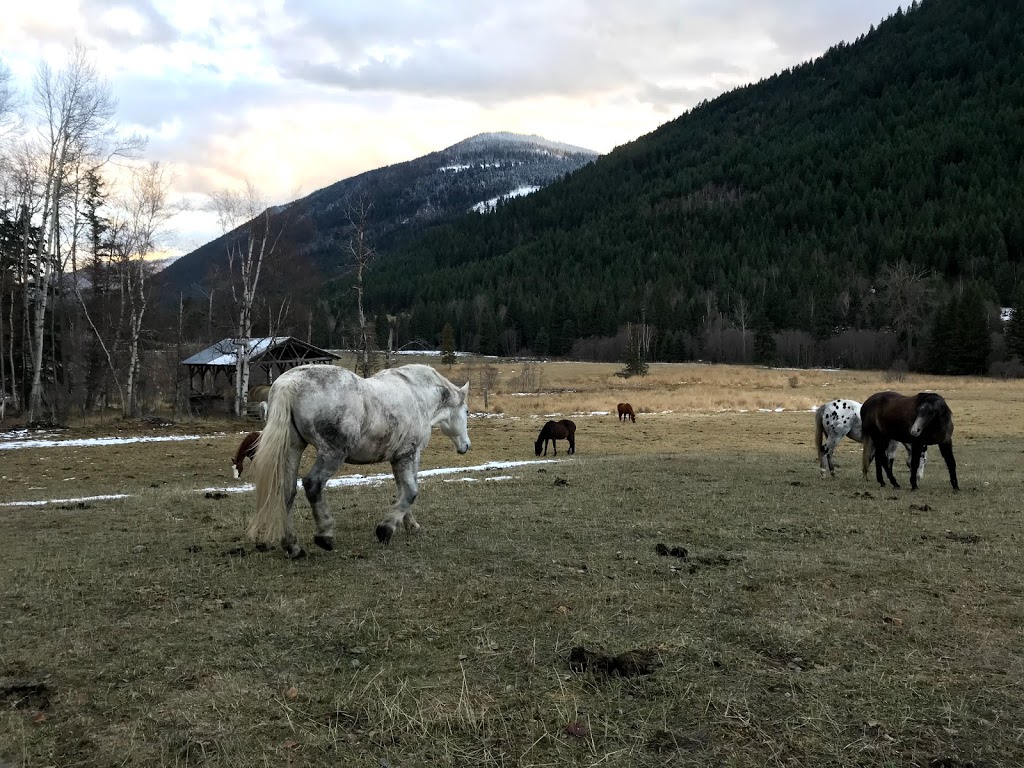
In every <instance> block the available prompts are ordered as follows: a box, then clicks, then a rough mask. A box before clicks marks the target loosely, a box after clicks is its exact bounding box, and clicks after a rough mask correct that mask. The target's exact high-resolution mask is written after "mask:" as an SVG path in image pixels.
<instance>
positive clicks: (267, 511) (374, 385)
mask: <svg viewBox="0 0 1024 768" xmlns="http://www.w3.org/2000/svg"><path fill="white" fill-rule="evenodd" d="M468 396H469V382H467V383H466V384H465V386H463V387H457V386H455V385H454V384H452V383H451V382H450V381H448V379H446V378H445V377H444V376H442V375H441V374H440V373H438V372H437V371H435V370H434V369H433V368H431V367H430V366H427V365H405V366H402V367H399V368H392V369H390V370H384V371H381V372H380V373H377V374H376V375H374V376H372V377H370V378H369V379H363V378H360V377H359V376H356V375H355V374H354V373H352V372H351V371H349V370H346V369H345V368H338V367H335V366H332V365H303V366H299V367H298V368H292V369H291V370H289V371H287V372H285V373H283V374H281V376H280V377H279V378H278V379H277V380H276V381H275V382H274V385H273V387H272V388H271V390H270V415H269V417H268V419H267V425H266V427H265V428H264V429H263V435H262V436H261V437H260V449H259V451H257V453H256V457H255V460H254V461H253V476H254V478H255V483H256V514H255V515H254V516H253V518H252V520H251V521H250V523H249V536H250V537H252V538H253V539H255V540H256V541H257V542H261V543H264V544H275V543H277V542H280V543H281V546H282V547H283V548H284V550H285V552H287V553H288V556H289V557H302V556H303V555H304V554H305V551H304V550H303V549H302V547H301V546H299V544H298V542H297V541H296V538H295V528H294V525H293V523H292V503H293V502H294V501H295V494H296V491H297V488H296V482H295V480H296V477H297V475H298V468H299V460H300V459H301V458H302V452H303V451H305V450H306V446H308V445H310V444H312V445H314V446H316V450H317V457H316V462H315V463H314V464H313V468H312V469H310V471H309V474H308V475H306V476H305V477H304V478H302V487H303V488H304V489H305V491H306V498H307V499H308V500H309V504H310V506H311V507H312V508H313V519H314V520H315V521H316V529H317V533H316V536H315V537H314V538H313V541H314V542H316V544H317V546H319V547H322V548H323V549H328V550H330V549H333V548H334V516H333V515H332V514H331V511H330V509H329V508H328V507H327V504H326V502H325V501H324V500H323V498H322V497H321V494H322V493H323V489H324V485H326V483H327V481H328V480H329V479H330V478H331V475H333V474H334V473H335V472H336V471H337V470H338V468H339V467H340V466H341V465H342V464H346V463H347V464H375V463H377V462H381V461H389V462H391V469H392V471H393V472H394V475H395V482H396V483H397V484H398V496H397V498H396V499H395V503H394V506H393V507H392V510H391V512H390V513H389V514H388V515H387V516H386V517H385V518H384V519H383V520H382V521H381V522H380V524H379V525H378V526H377V530H376V534H377V539H378V540H380V541H381V542H382V543H387V542H388V541H390V540H391V536H392V534H394V532H395V530H396V529H397V528H398V524H399V523H402V524H403V525H404V526H405V529H406V531H408V532H410V533H413V532H416V531H418V530H420V525H419V523H417V522H416V518H415V517H413V514H412V511H411V507H412V503H413V502H414V501H415V500H416V494H417V493H418V487H417V482H416V473H417V472H418V471H419V467H420V455H421V454H422V452H423V449H424V448H426V447H427V443H428V442H429V441H430V430H431V427H433V426H434V425H435V424H437V425H439V426H440V427H441V431H442V432H443V433H444V434H445V435H447V436H448V438H449V439H450V440H451V441H452V443H453V444H454V445H455V449H456V450H457V451H458V452H459V453H465V452H466V451H468V450H469V447H470V441H469V435H467V434H466V422H467V419H468V416H469V406H468V405H467V402H466V401H467V398H468Z"/></svg>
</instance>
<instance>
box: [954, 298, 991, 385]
mask: <svg viewBox="0 0 1024 768" xmlns="http://www.w3.org/2000/svg"><path fill="white" fill-rule="evenodd" d="M957 320H958V327H957V329H956V331H957V335H958V337H959V338H958V344H957V346H958V348H959V350H960V359H959V361H958V367H957V370H956V371H955V373H961V374H969V375H970V374H973V375H978V376H980V375H984V373H985V372H986V371H987V370H988V358H989V355H990V354H991V353H992V336H991V335H990V334H989V330H988V306H987V305H986V303H985V296H984V294H983V293H982V290H981V287H980V286H978V285H977V284H976V283H972V284H971V285H969V286H968V287H967V290H965V291H964V296H963V299H962V300H961V302H960V313H959V317H958V318H957Z"/></svg>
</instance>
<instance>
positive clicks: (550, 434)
mask: <svg viewBox="0 0 1024 768" xmlns="http://www.w3.org/2000/svg"><path fill="white" fill-rule="evenodd" d="M548 440H550V441H551V447H552V448H553V449H554V451H555V456H557V455H558V443H557V442H556V441H557V440H568V441H569V453H576V425H575V424H574V423H573V422H571V421H569V420H568V419H562V420H561V421H549V422H548V423H547V424H545V425H544V427H543V429H541V431H540V437H538V438H537V442H536V443H534V446H533V450H534V453H536V454H537V455H538V456H540V449H541V446H542V445H543V446H544V455H545V456H547V455H548Z"/></svg>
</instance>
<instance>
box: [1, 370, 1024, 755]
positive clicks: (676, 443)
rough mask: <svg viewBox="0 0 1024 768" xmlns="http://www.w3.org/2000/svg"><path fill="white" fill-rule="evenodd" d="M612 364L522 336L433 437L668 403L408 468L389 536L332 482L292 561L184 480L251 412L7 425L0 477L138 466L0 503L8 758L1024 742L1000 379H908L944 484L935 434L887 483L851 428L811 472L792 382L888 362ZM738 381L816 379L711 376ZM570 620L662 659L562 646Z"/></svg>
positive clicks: (618, 648)
mask: <svg viewBox="0 0 1024 768" xmlns="http://www.w3.org/2000/svg"><path fill="white" fill-rule="evenodd" d="M614 369H615V366H607V367H601V368H600V369H596V370H595V369H591V368H589V367H588V366H582V365H575V364H552V365H550V366H547V367H546V368H545V371H544V385H545V391H546V392H553V394H544V395H542V396H541V397H540V398H538V400H537V402H538V405H539V406H540V407H538V408H537V409H536V410H532V411H531V410H530V409H529V408H527V407H526V404H525V403H523V402H522V401H523V400H527V399H526V398H511V397H508V393H507V392H505V393H503V394H499V395H498V396H499V397H506V398H507V400H503V401H502V407H505V408H506V410H507V411H510V412H509V413H507V414H506V415H505V416H504V417H503V418H500V419H484V418H480V419H474V420H473V422H472V424H471V434H472V437H473V443H474V444H473V450H472V451H471V452H470V453H469V454H467V455H466V456H464V457H459V456H458V455H457V454H455V453H454V451H453V450H452V449H451V447H450V445H448V444H447V442H446V441H445V440H444V438H443V437H442V436H440V435H435V438H434V441H433V443H432V445H431V449H430V452H429V454H428V456H427V457H426V460H425V462H424V463H425V466H428V467H429V466H450V465H459V464H461V465H464V466H466V465H470V464H477V463H481V462H483V461H485V460H487V459H527V458H532V444H533V440H534V439H535V437H536V432H537V430H538V429H539V419H535V418H532V417H534V416H539V415H541V414H543V413H545V412H556V411H562V412H566V413H570V412H576V411H575V410H573V409H572V408H571V407H570V406H571V405H577V404H578V405H579V408H578V410H579V411H581V412H588V413H589V412H590V411H591V410H610V409H611V408H612V407H614V405H615V403H616V402H618V401H620V400H629V401H630V402H632V403H633V405H634V406H635V407H639V408H643V407H650V408H651V409H652V410H657V411H662V410H670V411H672V413H669V414H662V413H660V412H658V413H650V414H645V413H642V412H641V413H640V415H639V417H638V421H637V423H636V424H620V423H619V422H618V421H617V420H616V419H615V418H614V417H613V416H580V417H576V418H575V420H576V421H577V424H578V425H579V430H578V438H579V439H578V449H579V453H578V454H577V455H576V456H575V457H573V458H571V459H568V460H565V461H563V462H561V463H559V464H545V465H539V464H534V465H527V466H525V467H518V468H513V469H511V470H502V472H501V474H508V475H511V476H512V479H510V480H505V481H500V482H474V483H462V482H458V483H446V482H444V481H443V480H441V479H427V480H425V481H424V482H423V485H422V493H421V496H420V498H419V500H418V501H417V507H418V508H419V509H418V516H419V519H420V521H421V522H422V523H423V524H424V526H425V527H426V528H427V534H426V535H425V536H422V537H412V538H410V537H406V536H401V535H400V536H399V537H397V538H396V542H395V544H394V545H393V546H391V547H388V548H381V547H379V546H378V545H377V544H376V543H375V540H374V537H373V526H374V524H375V523H376V521H377V520H378V519H379V518H380V516H381V514H382V512H383V510H384V509H385V508H386V506H387V505H388V503H389V502H390V499H391V496H392V493H393V485H392V484H390V483H388V484H385V485H382V486H379V487H371V488H353V489H344V490H335V491H331V492H329V499H330V502H331V504H332V505H333V506H334V508H335V511H336V512H337V513H338V514H337V519H338V531H337V535H338V544H339V548H338V550H336V551H335V552H332V553H323V552H319V551H315V552H313V553H311V556H310V557H309V558H308V559H307V560H304V561H299V562H289V561H286V560H285V559H283V557H282V556H281V554H280V553H277V552H275V553H266V554H261V553H256V552H253V551H252V549H251V547H249V546H248V545H247V544H246V543H245V542H244V541H242V540H241V538H240V531H241V522H242V520H243V518H244V516H245V515H246V514H247V511H248V509H249V508H250V506H251V503H252V500H251V497H250V496H248V495H246V494H239V495H230V496H228V497H226V498H222V499H209V498H205V497H204V496H203V495H202V494H197V493H195V492H194V491H195V489H196V488H202V487H206V486H209V485H216V484H224V485H231V484H233V483H232V481H231V480H230V474H229V472H230V470H229V466H228V459H229V458H230V454H231V453H232V452H233V450H234V447H235V446H237V442H238V440H239V439H240V438H241V432H244V431H247V429H248V426H245V427H241V428H240V427H238V426H237V425H234V424H229V423H225V424H221V425H216V426H219V427H224V426H230V427H232V428H233V430H235V431H236V434H231V435H217V434H215V432H216V431H217V430H216V429H214V430H212V431H211V434H208V435H205V436H204V437H203V438H201V439H199V440H194V441H191V442H189V443H183V444H176V443H172V444H168V443H162V444H150V445H145V444H143V445H134V446H123V447H118V448H114V447H110V448H79V449H69V448H47V449H38V450H22V451H12V452H2V453H0V462H2V464H0V474H2V475H5V476H7V478H8V479H7V480H4V481H0V496H2V497H3V499H4V500H10V499H12V498H52V497H54V496H56V495H71V494H69V493H67V490H68V489H73V490H74V492H75V494H85V493H89V492H98V491H104V492H110V491H115V490H122V491H125V492H128V493H131V494H132V496H131V497H130V498H128V499H125V500H122V501H115V502H94V503H89V504H87V505H86V506H85V507H84V508H78V507H75V508H71V509H60V508H55V507H53V506H50V507H43V508H0V539H2V540H3V541H4V542H5V543H6V545H7V546H6V547H5V550H4V557H3V559H2V560H0V765H13V766H19V768H20V767H21V766H44V765H62V766H63V765H86V766H92V765H95V766H107V765H114V764H124V765H180V766H198V765H224V766H237V765H264V764H288V765H315V766H336V765H378V766H379V765H383V764H384V763H383V762H381V761H386V763H387V764H389V765H391V766H412V765H427V764H430V765H443V766H448V765H450V766H541V765H546V766H554V765H559V766H561V765H576V766H592V765H614V766H619V765H622V766H631V765H643V766H662V765H680V766H708V765H722V766H750V765H767V766H824V765H829V766H833V765H835V766H872V767H878V768H883V767H885V766H908V767H910V766H922V767H924V766H928V767H929V768H932V767H933V766H959V767H960V768H964V767H965V766H967V765H971V764H973V765H976V766H1006V767H1007V768H1009V767H1010V766H1019V765H1022V764H1024V741H1022V736H1024V731H1022V730H1021V726H1020V723H1019V718H1018V717H1017V713H1019V712H1020V711H1021V708H1022V706H1024V693H1022V691H1024V688H1022V687H1021V681H1022V677H1024V666H1022V662H1021V659H1022V658H1024V635H1022V631H1021V626H1022V618H1024V611H1022V609H1021V596H1022V595H1024V576H1022V574H1021V570H1020V568H1019V567H1018V564H1019V563H1020V561H1021V555H1022V552H1021V549H1022V545H1024V534H1022V532H1021V531H1022V529H1021V523H1022V521H1024V505H1022V503H1021V499H1022V498H1024V479H1022V476H1021V474H1020V464H1019V458H1020V455H1021V453H1022V451H1024V423H1022V421H1021V419H1020V405H1019V403H1020V399H1021V398H1020V395H1021V390H1020V388H1019V386H1015V385H1013V384H1005V383H1002V382H988V381H983V380H971V379H947V380H941V381H928V380H923V379H917V378H915V377H911V380H910V381H909V382H906V383H904V384H903V385H901V389H902V390H903V391H907V392H909V391H915V390H916V389H920V388H925V387H933V388H935V389H937V390H938V391H940V392H942V393H943V394H944V395H946V396H947V398H948V399H949V401H950V404H951V407H952V408H953V410H954V414H955V416H956V423H957V433H956V441H957V447H956V450H957V457H958V460H959V462H960V476H961V484H962V487H963V490H962V491H961V492H960V493H959V494H954V493H953V492H952V491H951V490H950V489H949V484H948V480H947V479H946V476H945V472H944V470H943V468H942V467H941V466H940V464H939V462H938V461H936V462H933V463H932V464H930V465H929V467H928V472H927V475H926V477H925V480H924V482H923V484H922V488H921V490H920V491H918V492H916V493H910V492H908V491H905V490H904V491H899V492H892V491H878V490H877V489H876V487H875V486H874V484H873V483H865V482H863V481H862V480H861V478H860V472H859V452H858V451H857V447H856V446H854V445H851V444H849V443H848V442H845V443H843V444H841V447H840V451H839V457H840V460H841V461H842V466H841V467H840V469H839V477H838V479H836V480H834V481H820V480H819V479H818V477H817V468H816V463H815V460H814V449H813V445H812V426H813V422H812V420H811V417H810V414H809V413H807V412H806V409H807V408H809V407H810V406H811V405H814V404H817V402H820V401H824V400H825V399H828V398H830V397H834V396H844V397H854V398H858V399H863V398H864V397H866V395H867V394H870V392H872V391H875V390H876V389H884V388H887V387H886V386H885V385H884V384H883V385H881V386H879V382H880V381H881V377H882V374H876V375H871V374H849V373H847V372H842V373H837V372H813V371H801V372H799V373H798V374H794V373H793V372H786V371H778V372H776V371H761V370H756V369H740V368H737V369H714V368H710V367H705V366H665V367H664V368H662V367H660V366H659V367H656V368H655V372H654V373H653V374H652V376H651V377H648V378H647V379H646V380H639V381H637V380H629V381H623V380H621V379H618V378H616V377H614V375H613V373H614ZM508 375H513V374H512V372H511V371H503V379H502V380H503V381H504V376H508ZM793 375H798V376H799V378H800V382H799V386H798V387H795V388H794V387H792V386H791V385H790V383H789V378H790V377H791V376H793ZM452 376H453V378H457V377H458V369H456V371H454V372H452ZM716 382H717V383H716ZM730 383H731V384H730ZM730 386H732V389H729V387H730ZM602 387H608V389H603V388H602ZM673 387H674V388H673ZM716 387H717V388H719V389H723V390H727V391H726V392H724V393H723V394H722V395H721V396H720V398H719V399H715V400H713V401H712V406H713V407H708V408H707V409H706V410H704V411H702V410H700V409H699V408H698V407H696V403H699V402H701V401H702V398H704V397H706V396H708V395H707V393H708V392H711V390H713V389H715V388H716ZM568 389H572V390H575V391H574V392H561V391H559V392H554V391H555V390H568ZM705 390H706V391H705ZM758 393H767V394H763V395H762V394H758ZM761 396H763V397H765V398H766V401H767V402H774V401H773V400H771V399H770V398H773V397H776V396H777V397H779V398H803V397H808V398H810V399H811V400H812V402H810V403H806V404H805V403H804V402H803V401H801V400H799V399H797V400H782V401H781V403H782V405H783V406H784V407H787V408H788V407H789V404H793V406H794V408H796V410H792V411H790V410H787V411H784V412H781V413H775V412H771V413H763V412H751V413H739V412H738V411H736V410H729V411H723V412H719V410H718V407H717V406H719V405H720V404H724V405H722V407H730V408H735V407H736V405H737V403H738V402H740V401H741V400H742V399H744V398H746V399H747V400H748V402H753V398H756V397H761ZM658 398H663V400H659V399H658ZM595 403H602V404H603V407H594V405H593V404H595ZM652 403H654V404H653V405H652ZM660 403H664V404H665V405H659V404H660ZM668 404H672V407H669V406H668ZM766 407H768V406H766ZM125 426H126V427H128V428H131V425H125ZM201 427H202V425H199V424H196V425H188V426H187V428H181V429H182V431H190V430H196V429H200V428H201ZM134 428H135V429H138V427H137V426H135V427H134ZM172 429H179V427H178V426H176V427H174V428H172ZM559 457H560V458H563V459H564V458H566V457H564V455H563V454H561V453H560V456H559ZM375 469H376V468H375ZM381 469H383V468H381ZM900 470H902V475H903V476H905V473H906V470H905V469H904V468H903V467H902V466H901V467H900ZM364 471H365V470H364ZM898 473H899V472H898ZM68 477H75V480H71V481H69V480H67V478H68ZM556 479H560V480H564V481H565V482H564V484H563V483H558V484H556V483H555V480H556ZM33 489H34V490H33ZM297 510H298V511H297V519H298V521H299V526H300V537H301V538H302V540H303V541H305V542H307V543H308V542H309V541H310V538H311V534H312V530H311V523H310V516H309V513H308V505H306V504H305V501H304V500H302V499H300V500H299V501H298V502H297ZM660 543H664V544H666V545H668V546H676V545H678V546H683V547H686V548H687V549H688V550H689V557H688V559H687V561H683V560H682V559H680V558H677V557H672V556H667V557H662V556H659V555H658V554H657V552H656V545H657V544H660ZM578 645H584V646H586V647H587V648H588V649H595V650H600V651H607V652H608V653H609V654H619V653H622V652H625V651H631V650H638V651H644V652H645V653H648V654H650V655H652V656H653V658H654V659H655V661H656V662H657V666H656V667H655V668H654V671H653V673H652V674H649V675H642V676H638V677H630V678H622V677H613V678H605V677H603V676H602V675H601V674H599V673H582V674H581V673H578V672H575V671H573V669H571V668H570V665H569V663H568V658H569V652H570V649H572V648H573V647H574V646H578Z"/></svg>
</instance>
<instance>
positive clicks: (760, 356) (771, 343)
mask: <svg viewBox="0 0 1024 768" xmlns="http://www.w3.org/2000/svg"><path fill="white" fill-rule="evenodd" d="M778 357H779V350H778V345H777V344H776V343H775V334H774V333H772V329H771V327H770V326H768V325H767V324H764V323H762V324H761V325H758V326H757V330H755V331H754V363H755V364H757V365H775V362H776V361H777V360H778Z"/></svg>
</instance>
